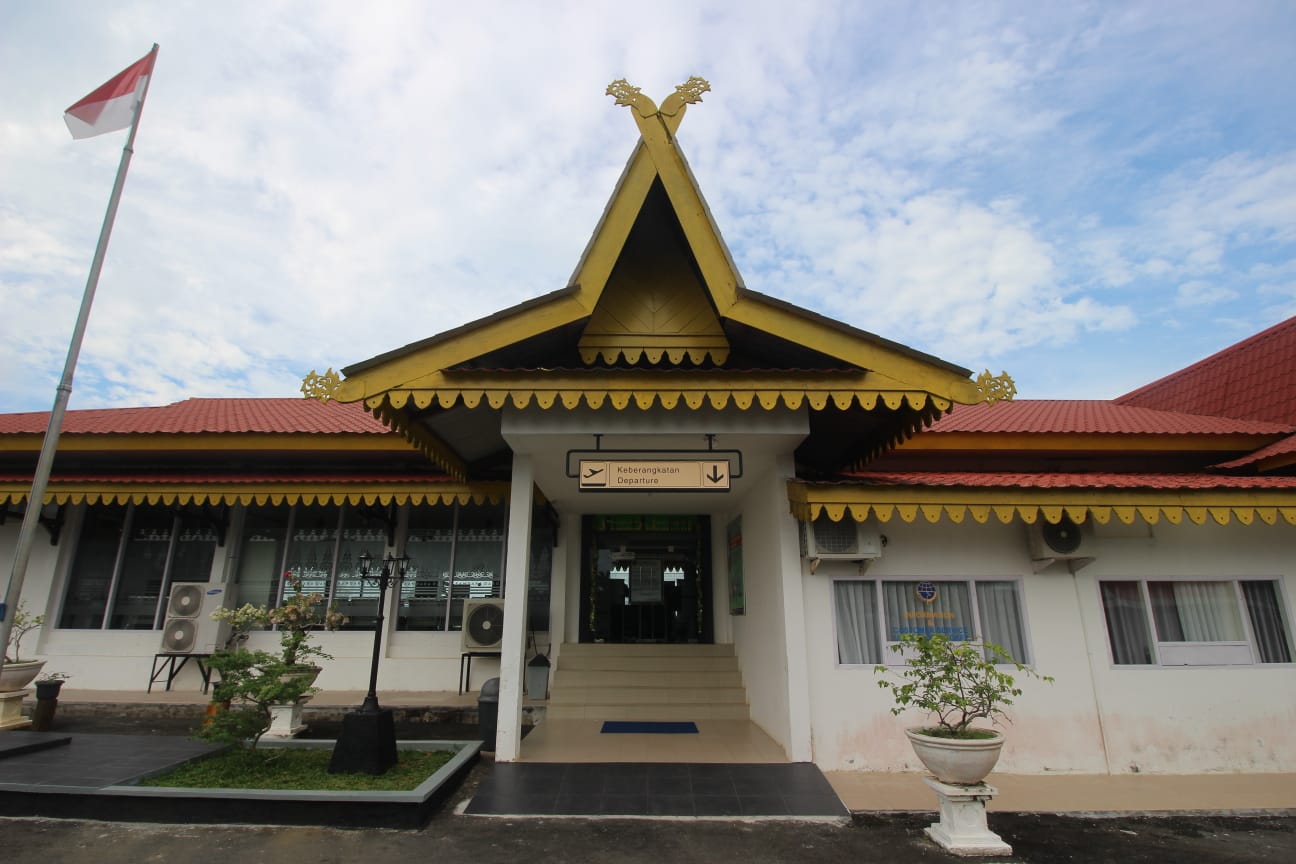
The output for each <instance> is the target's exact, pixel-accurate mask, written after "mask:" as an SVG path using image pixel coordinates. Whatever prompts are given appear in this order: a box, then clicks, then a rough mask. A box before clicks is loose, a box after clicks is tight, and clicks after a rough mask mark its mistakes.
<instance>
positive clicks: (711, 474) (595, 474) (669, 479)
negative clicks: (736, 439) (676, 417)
mask: <svg viewBox="0 0 1296 864" xmlns="http://www.w3.org/2000/svg"><path fill="white" fill-rule="evenodd" d="M580 488H581V489H582V490H590V491H606V490H615V491H618V492H626V491H631V490H638V491H642V492H656V491H666V490H672V491H676V492H681V491H684V492H687V491H693V492H698V491H702V492H723V491H724V490H726V489H728V488H729V461H728V460H727V459H719V460H714V459H698V460H682V461H681V460H670V461H667V460H657V459H636V460H608V461H595V460H592V459H582V460H580Z"/></svg>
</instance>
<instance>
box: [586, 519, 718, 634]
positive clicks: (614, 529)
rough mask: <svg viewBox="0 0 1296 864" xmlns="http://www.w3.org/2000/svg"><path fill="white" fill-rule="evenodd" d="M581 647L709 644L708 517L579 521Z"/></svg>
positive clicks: (709, 541)
mask: <svg viewBox="0 0 1296 864" xmlns="http://www.w3.org/2000/svg"><path fill="white" fill-rule="evenodd" d="M580 620H581V624H580V641H582V642H614V643H616V642H683V643H689V642H692V643H704V644H709V643H711V642H712V641H713V640H714V626H713V624H712V621H711V519H710V517H709V516H637V515H613V516H604V515H600V516H585V517H584V518H583V520H582V523H581V617H580Z"/></svg>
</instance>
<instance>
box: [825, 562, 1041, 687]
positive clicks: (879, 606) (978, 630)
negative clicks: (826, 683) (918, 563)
mask: <svg viewBox="0 0 1296 864" xmlns="http://www.w3.org/2000/svg"><path fill="white" fill-rule="evenodd" d="M839 582H863V583H871V584H872V586H873V590H872V593H873V613H874V615H875V623H876V625H877V635H878V645H876V646H874V647H878V648H880V651H881V660H880V662H877V663H874V662H869V661H866V662H864V663H843V662H842V660H841V651H840V644H841V643H840V641H839V640H840V634H839V632H838V617H837V583H839ZM884 582H936V583H944V584H961V585H966V586H967V588H968V604H969V606H970V611H971V616H972V621H971V625H972V634H973V635H972V639H970V640H960V641H968V642H981V641H983V640H984V638H985V628H984V625H983V624H982V621H981V604H980V602H979V597H978V595H977V583H980V582H1007V583H1010V584H1012V585H1013V586H1014V591H1015V593H1016V595H1017V603H1018V613H1019V620H1018V621H1017V624H1018V626H1019V627H1020V628H1021V638H1022V645H1023V646H1024V648H1025V653H1026V655H1027V656H1026V657H1025V658H1020V657H1015V658H1013V659H1014V660H1017V661H1018V662H1020V663H1022V664H1023V665H1026V666H1029V665H1031V663H1032V662H1033V661H1034V657H1035V651H1034V647H1033V642H1034V640H1033V639H1032V638H1031V632H1030V621H1029V614H1028V613H1027V608H1026V588H1025V582H1026V580H1024V579H1022V578H1021V577H1019V576H1000V577H990V576H986V577H957V576H905V575H893V576H886V577H882V576H868V577H861V576H834V577H832V580H831V583H832V585H831V588H830V589H829V597H830V601H829V602H830V603H831V604H832V622H833V629H832V633H833V641H832V645H833V662H834V665H835V666H837V667H839V668H843V669H862V668H872V667H874V666H894V667H899V666H903V665H905V662H906V654H905V652H896V651H893V650H892V646H893V645H899V644H901V643H900V642H897V641H893V640H888V639H887V638H886V635H887V625H886V621H887V614H886V593H885V591H884V590H883V588H882V585H883V583H884ZM997 665H1000V666H1003V667H1005V668H1007V667H1008V666H1009V665H1010V664H997Z"/></svg>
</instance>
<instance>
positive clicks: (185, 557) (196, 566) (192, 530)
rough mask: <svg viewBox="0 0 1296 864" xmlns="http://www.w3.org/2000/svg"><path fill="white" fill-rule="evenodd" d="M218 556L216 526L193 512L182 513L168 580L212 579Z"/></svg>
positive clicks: (204, 580) (205, 580)
mask: <svg viewBox="0 0 1296 864" xmlns="http://www.w3.org/2000/svg"><path fill="white" fill-rule="evenodd" d="M215 558H216V526H215V525H214V524H213V523H212V522H211V520H209V519H204V518H202V517H201V516H198V515H197V514H194V513H182V514H181V516H180V533H179V534H177V535H176V543H175V553H174V554H173V555H172V556H171V571H170V573H169V575H168V579H167V582H168V584H169V583H171V582H210V581H211V571H212V561H214V560H215Z"/></svg>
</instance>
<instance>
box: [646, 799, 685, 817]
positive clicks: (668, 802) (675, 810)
mask: <svg viewBox="0 0 1296 864" xmlns="http://www.w3.org/2000/svg"><path fill="white" fill-rule="evenodd" d="M648 815H649V816H694V815H696V813H695V810H694V807H693V796H692V795H652V794H650V795H649V796H648Z"/></svg>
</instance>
